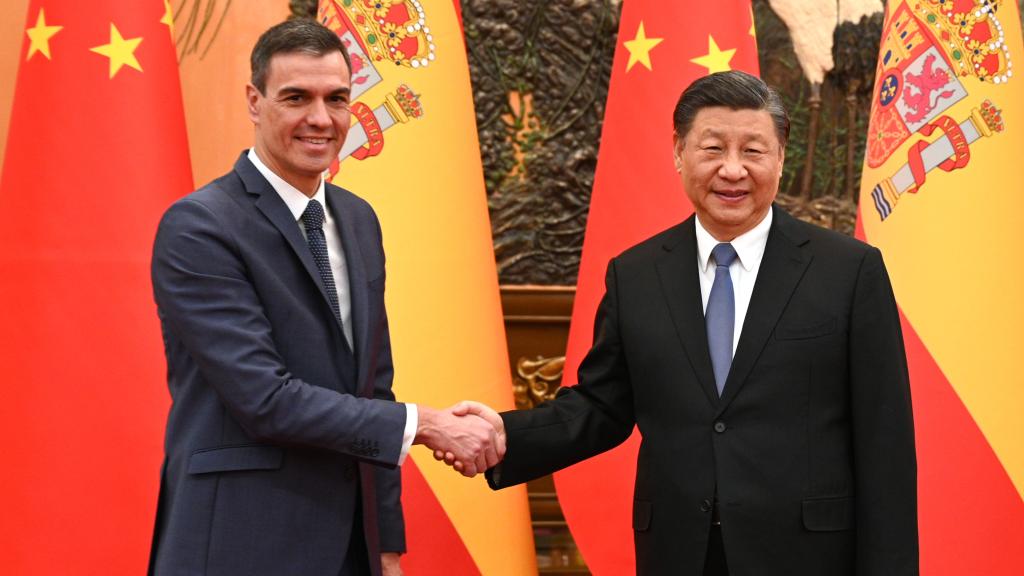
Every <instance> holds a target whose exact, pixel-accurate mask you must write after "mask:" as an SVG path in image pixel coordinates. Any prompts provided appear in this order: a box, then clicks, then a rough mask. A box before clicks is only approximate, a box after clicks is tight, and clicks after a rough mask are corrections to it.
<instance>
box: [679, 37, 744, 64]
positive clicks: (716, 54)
mask: <svg viewBox="0 0 1024 576" xmlns="http://www.w3.org/2000/svg"><path fill="white" fill-rule="evenodd" d="M735 53H736V49H735V48H733V49H732V50H722V49H721V48H719V47H718V43H717V42H715V39H714V38H712V37H711V35H710V34H708V53H707V54H705V55H703V56H701V57H699V58H693V59H692V60H690V62H693V63H694V64H697V65H699V66H703V67H705V68H707V69H708V74H714V73H715V72H725V71H726V70H732V67H731V66H729V61H730V60H732V55H733V54H735Z"/></svg>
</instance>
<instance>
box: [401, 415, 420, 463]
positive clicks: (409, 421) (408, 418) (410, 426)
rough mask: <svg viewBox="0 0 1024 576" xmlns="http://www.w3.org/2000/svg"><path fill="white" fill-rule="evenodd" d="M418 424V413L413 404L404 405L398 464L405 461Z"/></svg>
mask: <svg viewBox="0 0 1024 576" xmlns="http://www.w3.org/2000/svg"><path fill="white" fill-rule="evenodd" d="M419 424H420V413H419V410H417V409H416V405H415V404H406V405H405V432H403V433H402V452H401V453H400V454H399V455H398V465H399V466H401V465H402V463H403V462H405V457H406V456H408V455H409V448H412V441H413V440H414V439H415V438H416V429H417V428H418V427H419Z"/></svg>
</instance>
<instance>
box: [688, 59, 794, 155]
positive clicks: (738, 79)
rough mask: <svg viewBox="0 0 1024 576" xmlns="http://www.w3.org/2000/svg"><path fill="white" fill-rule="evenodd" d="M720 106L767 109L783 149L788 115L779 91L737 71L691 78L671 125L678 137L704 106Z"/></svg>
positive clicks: (689, 126) (691, 124)
mask: <svg viewBox="0 0 1024 576" xmlns="http://www.w3.org/2000/svg"><path fill="white" fill-rule="evenodd" d="M713 106H723V107H725V108H731V109H733V110H766V111H767V112H768V114H770V115H771V117H772V122H773V123H774V124H775V135H776V136H778V138H779V143H780V144H781V145H782V147H783V148H785V147H786V141H787V140H789V114H787V113H786V108H785V107H784V106H783V105H782V100H781V99H780V98H779V94H778V92H776V91H775V90H772V89H771V88H770V87H769V86H768V85H767V84H765V83H764V80H761V79H760V78H758V77H757V76H752V75H750V74H747V73H746V72H741V71H739V70H729V71H728V72H715V73H714V74H709V75H707V76H704V77H702V78H698V79H696V80H694V81H693V83H692V84H690V85H689V86H687V87H686V90H683V93H682V94H681V95H680V96H679V101H678V102H676V109H675V111H673V113H672V124H673V127H674V128H675V131H676V134H678V135H679V137H680V138H682V137H683V136H686V134H687V133H688V132H689V131H690V128H691V127H692V126H693V119H694V118H696V117H697V113H698V112H700V111H701V109H703V108H710V107H713Z"/></svg>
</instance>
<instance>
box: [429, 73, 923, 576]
mask: <svg viewBox="0 0 1024 576" xmlns="http://www.w3.org/2000/svg"><path fill="white" fill-rule="evenodd" d="M674 125H675V126H674V128H675V136H674V156H675V162H676V169H677V171H678V172H679V173H680V176H681V180H682V183H683V186H684V187H685V189H686V193H687V195H688V196H689V198H690V200H691V202H692V204H693V206H694V211H695V216H693V217H690V218H689V219H687V220H686V221H684V222H683V223H681V224H679V225H677V226H675V227H673V228H670V229H668V230H666V231H664V232H662V233H660V234H658V235H656V236H654V237H652V238H650V239H648V240H646V241H644V242H641V243H640V244H638V245H636V246H634V247H632V248H630V249H629V250H627V251H625V252H624V253H622V254H621V255H619V256H618V257H616V258H614V259H613V260H612V261H611V262H610V263H609V265H608V272H607V278H606V286H607V291H606V293H605V296H604V298H603V300H602V301H601V304H600V306H599V309H598V312H597V318H596V322H595V333H594V344H593V347H592V348H591V350H590V352H589V353H588V354H587V356H586V358H585V359H584V360H583V362H582V364H581V365H580V369H579V384H578V385H577V386H574V387H572V388H566V389H563V390H561V391H560V394H559V395H558V397H557V398H556V399H555V400H553V401H552V402H549V403H547V404H545V405H543V406H541V407H538V408H537V409H535V410H529V411H513V412H506V413H503V414H501V417H500V418H499V417H498V416H497V415H496V414H494V413H493V412H491V411H489V409H487V408H486V407H485V406H482V405H479V404H474V403H465V405H464V406H462V407H461V410H459V411H458V412H459V413H475V414H479V415H482V416H485V417H488V418H489V419H491V420H492V422H493V423H494V424H495V425H496V426H498V427H501V426H504V431H505V434H507V438H506V441H507V446H508V451H507V453H506V454H505V459H504V461H503V462H502V463H501V464H500V465H499V466H498V467H496V468H494V469H492V470H489V471H488V479H489V481H490V483H491V486H492V487H493V488H496V489H497V488H504V487H506V486H511V485H513V484H518V483H520V482H525V481H527V480H530V479H533V478H536V477H538V476H542V475H545V474H549V473H551V472H553V471H555V470H558V469H561V468H564V467H566V466H569V465H571V464H574V463H576V462H579V461H580V460H583V459H586V458H589V457H590V456H593V455H595V454H598V453H600V452H603V451H605V450H608V449H610V448H612V447H614V446H616V445H618V444H619V443H621V442H623V441H624V440H625V439H626V438H627V437H628V436H629V435H630V433H631V432H632V429H633V426H634V424H635V425H636V426H638V427H639V429H640V433H641V435H642V438H643V440H642V444H641V447H640V452H639V457H638V461H637V473H636V486H635V500H634V505H633V506H634V509H633V510H634V513H633V528H634V538H635V546H636V561H637V572H638V573H639V574H689V575H700V574H705V575H724V574H731V575H732V576H747V575H780V576H781V575H786V576H792V575H807V576H825V575H827V576H842V575H846V574H849V575H854V574H856V575H858V576H868V575H877V576H881V575H901V576H902V575H912V574H917V573H918V544H917V510H916V482H917V479H916V458H915V452H914V428H913V416H912V411H911V405H910V387H909V382H908V376H907V366H906V358H905V355H904V350H903V340H902V335H901V332H900V321H899V314H898V312H897V308H896V304H895V300H894V297H893V293H892V289H891V287H890V284H889V278H888V276H887V274H886V271H885V266H884V265H883V263H882V257H881V254H880V253H879V251H878V250H877V249H875V248H872V247H870V246H867V245H865V244H863V243H861V242H858V241H856V240H853V239H851V238H848V237H846V236H843V235H841V234H837V233H835V232H831V231H828V230H824V229H821V228H818V227H816V226H812V225H810V224H806V223H803V222H800V221H798V220H796V219H794V218H793V217H791V216H789V215H788V214H787V213H786V212H785V211H783V210H782V209H780V208H778V207H773V205H772V202H773V200H774V198H775V196H776V193H777V191H778V186H779V178H780V176H781V174H782V164H783V160H784V158H785V145H786V139H787V137H788V134H789V119H788V117H787V115H786V112H785V110H784V109H783V107H782V104H781V102H780V101H779V98H778V95H777V94H776V93H775V92H774V91H772V90H771V89H770V88H768V86H767V85H765V84H764V83H763V82H762V81H761V80H759V79H758V78H756V77H754V76H750V75H749V74H745V73H743V72H736V71H731V72H722V73H716V74H712V75H710V76H707V77H704V78H701V79H699V80H697V81H695V82H694V83H693V84H691V85H690V86H689V87H688V88H687V89H686V90H685V91H684V92H683V94H682V96H681V97H680V99H679V102H678V104H677V105H676V109H675V114H674ZM436 455H438V456H440V457H444V455H443V454H436ZM447 459H448V461H449V462H452V461H455V463H456V466H458V462H457V458H453V456H452V455H450V454H449V455H447ZM594 505H595V506H600V503H597V502H595V503H594Z"/></svg>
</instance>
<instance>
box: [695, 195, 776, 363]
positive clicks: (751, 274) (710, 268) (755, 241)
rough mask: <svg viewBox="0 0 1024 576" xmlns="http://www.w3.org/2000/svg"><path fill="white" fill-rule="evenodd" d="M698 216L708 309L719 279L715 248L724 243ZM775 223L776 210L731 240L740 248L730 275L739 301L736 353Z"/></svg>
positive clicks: (700, 272)
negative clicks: (758, 272)
mask: <svg viewBox="0 0 1024 576" xmlns="http://www.w3.org/2000/svg"><path fill="white" fill-rule="evenodd" d="M696 220H697V226H696V228H697V272H698V277H699V278H700V298H701V302H702V303H703V305H704V311H705V312H707V309H708V298H709V297H710V296H711V286H712V285H714V283H715V268H716V265H715V263H714V262H713V261H712V259H711V251H712V250H713V249H714V248H715V246H717V245H718V244H721V242H719V241H718V240H716V239H715V237H714V236H712V235H711V233H710V232H708V231H707V230H706V229H705V228H704V225H703V224H701V223H700V218H696ZM771 226H772V210H771V208H769V209H768V214H767V215H766V216H765V217H764V218H763V219H762V220H761V222H759V223H758V224H757V226H754V227H753V228H751V229H750V230H748V231H746V232H744V233H743V234H740V235H739V236H737V237H736V238H734V239H733V240H732V242H730V244H732V247H733V248H734V249H735V250H736V256H737V258H736V259H735V260H733V262H732V264H731V265H730V266H729V276H730V278H732V290H733V295H734V296H735V301H736V325H735V328H734V330H733V337H732V353H733V354H734V355H735V354H736V347H737V346H738V345H739V342H740V332H741V331H742V330H743V320H744V318H745V317H746V315H747V308H748V307H749V306H750V295H751V294H753V292H754V282H755V281H756V280H757V271H758V270H759V269H760V268H761V258H762V257H763V256H764V248H765V246H766V245H767V244H768V231H769V230H770V229H771Z"/></svg>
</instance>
